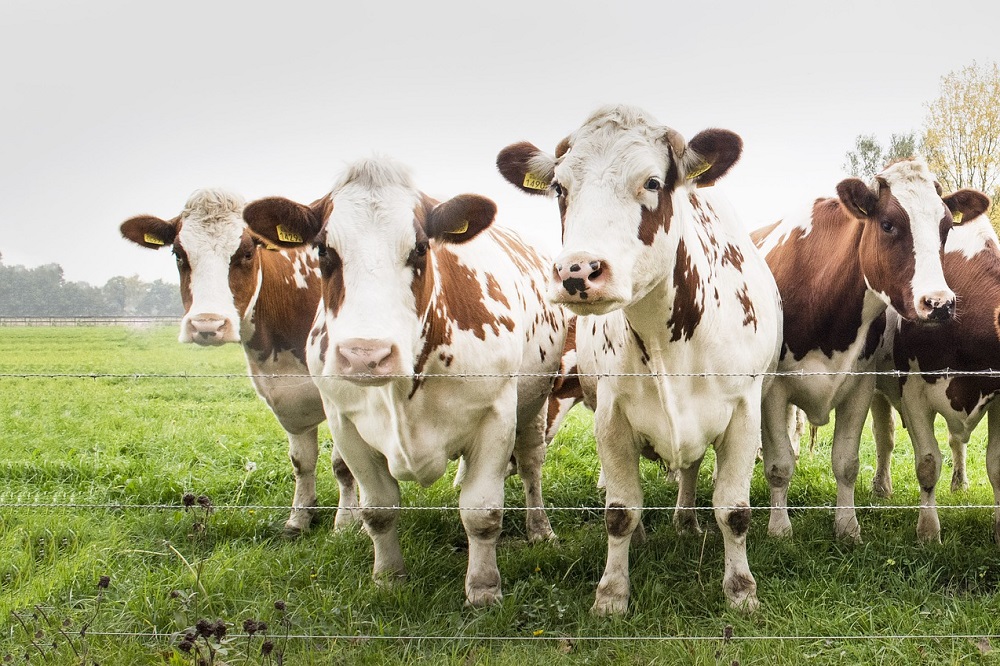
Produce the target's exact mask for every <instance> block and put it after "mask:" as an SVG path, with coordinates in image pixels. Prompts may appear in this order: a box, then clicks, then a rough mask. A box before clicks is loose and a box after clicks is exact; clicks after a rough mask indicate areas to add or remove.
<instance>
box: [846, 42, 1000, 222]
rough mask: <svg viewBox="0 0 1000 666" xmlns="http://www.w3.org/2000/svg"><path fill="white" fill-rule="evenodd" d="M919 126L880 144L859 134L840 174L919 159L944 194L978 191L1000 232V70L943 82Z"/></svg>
mask: <svg viewBox="0 0 1000 666" xmlns="http://www.w3.org/2000/svg"><path fill="white" fill-rule="evenodd" d="M924 107H925V109H926V111H927V114H926V116H925V117H924V124H923V127H922V128H921V129H920V130H919V131H917V130H911V131H908V132H903V133H900V134H893V135H892V136H891V137H890V138H889V141H888V142H887V143H883V142H882V141H880V140H879V138H878V137H877V136H875V135H874V134H862V135H859V136H858V137H857V140H856V141H855V146H854V150H851V151H848V153H847V161H846V162H845V164H844V171H846V172H847V173H848V174H850V175H852V176H856V177H858V178H865V179H871V178H874V176H875V174H876V173H878V172H879V171H881V170H882V168H883V167H884V166H885V165H886V164H888V163H891V162H894V161H896V160H898V159H902V158H906V157H911V156H913V155H922V156H923V157H924V158H925V159H926V160H927V164H928V166H929V167H930V169H931V171H932V172H934V175H935V176H937V178H938V181H939V182H940V183H941V186H942V187H943V188H944V190H945V191H947V192H953V191H955V190H960V189H962V188H963V187H968V188H973V189H977V190H979V191H981V192H983V193H984V194H986V195H987V196H989V197H990V199H992V200H993V201H994V205H993V206H992V208H991V209H990V211H989V216H990V219H991V220H992V221H993V226H994V227H996V228H997V229H998V230H1000V206H998V205H996V202H997V201H998V200H1000V67H998V66H997V63H995V62H994V63H990V64H988V65H980V64H978V63H976V62H973V63H972V64H971V65H967V66H965V67H963V68H962V69H960V70H958V71H956V72H949V73H948V74H946V75H945V76H943V77H941V87H940V94H939V95H938V97H936V98H935V99H933V100H931V101H929V102H927V103H926V104H925V105H924Z"/></svg>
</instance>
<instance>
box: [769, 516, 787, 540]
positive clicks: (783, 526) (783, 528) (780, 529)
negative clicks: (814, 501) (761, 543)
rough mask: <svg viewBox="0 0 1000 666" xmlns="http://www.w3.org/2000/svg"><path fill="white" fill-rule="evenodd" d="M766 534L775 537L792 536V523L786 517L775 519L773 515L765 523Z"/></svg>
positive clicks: (784, 537)
mask: <svg viewBox="0 0 1000 666" xmlns="http://www.w3.org/2000/svg"><path fill="white" fill-rule="evenodd" d="M767 534H768V536H771V537H774V538H776V539H790V538H792V523H791V521H789V520H788V518H787V517H786V518H785V519H784V520H775V519H774V518H773V517H772V518H771V520H770V521H768V523H767Z"/></svg>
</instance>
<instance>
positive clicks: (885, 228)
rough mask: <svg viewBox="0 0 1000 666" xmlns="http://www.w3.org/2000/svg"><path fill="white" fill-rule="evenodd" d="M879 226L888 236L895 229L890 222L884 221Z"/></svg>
mask: <svg viewBox="0 0 1000 666" xmlns="http://www.w3.org/2000/svg"><path fill="white" fill-rule="evenodd" d="M879 226H880V227H882V231H884V232H885V233H887V234H891V233H892V230H893V229H894V228H895V227H893V226H892V222H890V221H888V220H882V221H881V222H880V223H879Z"/></svg>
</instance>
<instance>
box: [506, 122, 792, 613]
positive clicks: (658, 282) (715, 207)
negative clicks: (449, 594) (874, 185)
mask: <svg viewBox="0 0 1000 666" xmlns="http://www.w3.org/2000/svg"><path fill="white" fill-rule="evenodd" d="M741 150H742V141H741V140H740V138H739V137H738V136H737V135H735V134H733V133H732V132H728V131H726V130H716V129H713V130H706V131H704V132H701V133H700V134H698V135H697V136H695V137H694V138H693V139H692V140H691V142H690V143H686V142H685V141H684V140H683V139H682V138H681V136H680V135H679V134H678V133H677V132H676V131H675V130H673V129H670V128H669V127H666V126H664V125H661V124H659V123H658V122H656V121H655V120H654V119H653V118H651V117H650V116H649V115H648V114H646V113H645V112H643V111H641V110H639V109H636V108H633V107H628V106H615V107H605V108H602V109H600V110H598V111H597V112H595V113H594V114H593V115H592V116H591V117H590V118H589V119H588V120H587V121H586V122H585V123H584V124H583V126H582V127H580V128H579V129H578V130H576V131H575V132H574V133H573V134H571V135H570V136H569V137H567V139H565V140H564V141H562V142H561V143H560V144H559V146H558V148H557V149H556V152H555V155H554V156H553V155H549V154H547V153H545V152H543V151H541V150H539V149H538V148H536V147H535V146H533V145H532V144H530V143H518V144H514V145H512V146H509V147H507V148H505V149H504V150H503V151H501V153H500V155H499V157H498V158H497V166H498V167H499V169H500V171H501V173H502V174H503V175H504V177H506V178H507V180H509V181H510V182H511V183H513V184H514V185H515V186H517V187H519V188H520V189H522V190H524V191H525V192H528V193H535V194H554V195H555V196H556V197H557V198H558V202H559V208H560V212H561V216H562V228H563V249H562V253H561V254H560V256H559V257H558V258H557V259H556V262H555V264H554V266H553V267H552V274H553V279H552V281H551V291H550V297H551V299H552V300H553V301H555V302H557V303H562V304H565V305H566V306H568V307H569V308H570V309H571V310H573V311H574V312H576V313H578V314H579V315H580V317H579V319H578V320H577V337H576V343H577V354H578V363H579V367H580V370H581V373H582V374H583V375H584V377H583V378H584V379H587V380H588V381H586V382H585V385H584V388H585V390H586V391H587V392H588V394H589V395H591V396H592V395H594V392H595V390H596V397H597V400H596V406H597V407H596V414H595V434H596V437H597V450H598V454H599V456H600V459H601V465H602V468H603V471H604V474H605V477H606V487H607V493H606V513H605V516H606V522H607V530H608V560H607V566H606V568H605V570H604V575H603V577H602V578H601V582H600V584H599V585H598V588H597V597H596V601H595V603H594V606H593V609H592V610H593V612H594V613H596V614H599V615H605V614H618V613H623V612H625V610H626V608H627V605H628V598H629V563H628V549H629V542H630V540H631V537H632V535H633V533H634V531H635V530H636V529H637V527H640V526H641V523H640V511H641V506H642V501H643V493H642V488H641V486H640V483H639V456H640V455H642V454H644V453H649V454H652V455H655V456H657V457H659V458H661V459H662V460H663V461H665V462H666V464H667V465H668V466H670V467H671V468H673V469H679V470H681V472H680V474H681V482H680V485H681V489H680V492H679V493H678V507H679V508H683V507H688V508H687V510H684V511H679V512H678V513H677V514H675V523H678V524H679V525H680V526H681V527H684V526H689V527H695V526H696V524H697V521H696V520H695V519H694V512H693V510H692V509H691V508H690V507H691V506H693V502H694V488H695V481H696V479H697V473H698V466H699V464H700V462H701V460H702V458H703V457H704V455H705V452H706V450H707V447H708V446H709V445H714V447H715V451H716V456H717V465H718V476H717V481H716V484H715V492H714V496H713V502H714V505H715V507H716V508H715V517H716V520H717V521H718V524H719V527H720V529H721V531H722V535H723V539H724V541H725V575H724V578H723V590H724V592H725V595H726V597H727V599H728V601H729V603H730V604H731V605H732V606H734V607H739V608H746V609H753V608H755V607H756V606H757V605H758V601H757V596H756V587H757V584H756V582H755V580H754V578H753V575H752V574H751V573H750V568H749V565H748V563H747V558H746V534H747V531H748V529H749V526H750V506H749V499H750V479H751V476H752V473H753V466H754V460H755V457H756V454H757V450H758V448H759V447H760V399H761V385H762V381H763V377H762V375H761V374H759V373H762V372H765V371H767V370H768V369H769V368H771V367H772V365H773V363H774V360H775V358H776V355H777V352H778V345H779V342H780V340H779V334H780V331H781V308H780V302H779V299H778V292H777V289H776V287H775V284H774V280H773V279H772V277H771V275H770V273H769V272H768V270H767V265H766V264H765V263H764V261H763V259H762V258H761V257H760V256H759V255H758V254H757V251H756V249H755V248H754V246H753V243H752V242H751V241H750V238H749V236H748V234H747V233H746V231H744V230H743V227H742V226H741V224H740V222H739V220H738V219H737V217H736V215H735V213H734V212H733V211H732V210H731V208H729V207H728V206H727V205H726V204H725V202H724V201H723V200H722V199H721V198H720V197H719V196H716V195H714V194H713V193H712V192H711V191H710V190H704V189H698V188H699V186H703V185H709V184H712V183H713V182H714V181H715V180H716V179H717V178H719V177H721V176H722V175H724V174H725V173H726V172H727V171H728V170H729V168H730V167H731V166H732V165H733V164H734V163H735V162H736V160H737V159H738V158H739V155H740V153H741ZM595 379H596V382H595Z"/></svg>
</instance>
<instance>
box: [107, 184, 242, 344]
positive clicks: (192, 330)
mask: <svg viewBox="0 0 1000 666" xmlns="http://www.w3.org/2000/svg"><path fill="white" fill-rule="evenodd" d="M243 206H244V201H243V198H242V197H240V196H239V195H236V194H232V193H230V192H226V191H224V190H217V189H208V190H198V191H197V192H195V193H194V194H192V195H191V197H190V198H189V199H188V201H187V203H186V204H185V205H184V210H183V211H181V214H180V215H178V216H177V217H175V218H173V219H170V220H163V219H160V218H158V217H153V216H150V215H140V216H138V217H133V218H131V219H128V220H126V221H125V222H123V223H122V225H121V233H122V236H124V237H125V238H127V239H128V240H130V241H132V242H133V243H136V244H137V245H141V246H142V247H147V248H152V249H154V250H158V249H161V248H164V247H172V248H173V253H174V257H175V258H176V260H177V272H178V273H179V274H180V282H181V300H182V301H183V303H184V318H183V319H182V320H181V331H180V336H179V339H180V341H181V342H195V343H198V344H201V345H219V344H223V343H226V342H239V341H240V321H241V320H242V319H243V316H244V315H245V314H246V311H247V309H248V307H249V306H250V303H251V302H252V301H253V300H254V298H255V297H256V294H257V292H258V289H259V286H260V278H259V273H260V259H259V257H258V250H259V247H258V246H259V241H258V240H255V238H254V237H253V235H252V234H251V233H250V232H249V230H248V229H247V227H246V225H245V224H244V223H243V218H242V212H243Z"/></svg>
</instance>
